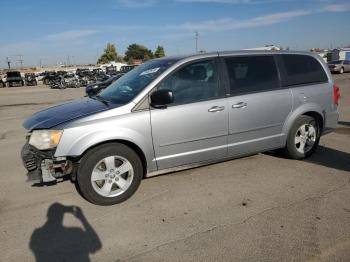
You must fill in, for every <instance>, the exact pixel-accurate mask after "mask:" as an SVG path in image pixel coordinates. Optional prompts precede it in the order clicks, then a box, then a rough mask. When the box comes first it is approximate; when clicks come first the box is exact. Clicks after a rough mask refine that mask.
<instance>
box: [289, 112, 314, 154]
mask: <svg viewBox="0 0 350 262" xmlns="http://www.w3.org/2000/svg"><path fill="white" fill-rule="evenodd" d="M319 141H320V127H319V125H318V123H317V121H316V120H315V119H314V118H313V117H310V116H305V115H303V116H300V117H299V118H298V119H297V120H296V121H295V123H294V124H293V126H292V128H291V130H290V131H289V134H288V138H287V143H286V147H285V148H284V150H283V151H284V154H285V155H286V156H288V157H290V158H293V159H304V158H307V157H309V156H311V155H312V153H313V152H314V151H315V150H316V148H317V146H318V143H319Z"/></svg>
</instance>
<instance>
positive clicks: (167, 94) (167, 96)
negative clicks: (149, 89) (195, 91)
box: [151, 89, 174, 109]
mask: <svg viewBox="0 0 350 262" xmlns="http://www.w3.org/2000/svg"><path fill="white" fill-rule="evenodd" d="M173 102H174V95H173V92H172V91H170V90H168V89H161V90H157V91H155V92H153V93H152V94H151V106H152V107H154V108H159V109H161V108H166V107H167V105H168V104H171V103H173Z"/></svg>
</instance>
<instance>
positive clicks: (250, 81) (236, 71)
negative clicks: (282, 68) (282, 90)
mask: <svg viewBox="0 0 350 262" xmlns="http://www.w3.org/2000/svg"><path fill="white" fill-rule="evenodd" d="M225 63H226V67H227V71H228V76H229V80H230V93H231V95H237V94H243V93H254V92H264V91H269V90H274V89H278V88H279V78H278V73H277V68H276V64H275V59H274V57H273V56H238V57H230V58H226V59H225Z"/></svg>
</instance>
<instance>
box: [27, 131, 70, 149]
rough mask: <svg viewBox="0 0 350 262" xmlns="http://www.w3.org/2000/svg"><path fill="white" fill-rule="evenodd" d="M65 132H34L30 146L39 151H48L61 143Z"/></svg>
mask: <svg viewBox="0 0 350 262" xmlns="http://www.w3.org/2000/svg"><path fill="white" fill-rule="evenodd" d="M62 134H63V130H34V131H33V133H32V135H31V136H30V139H29V144H30V145H32V146H35V147H36V148H37V149H40V150H46V149H51V148H55V147H56V146H57V145H58V143H59V142H60V139H61V136H62Z"/></svg>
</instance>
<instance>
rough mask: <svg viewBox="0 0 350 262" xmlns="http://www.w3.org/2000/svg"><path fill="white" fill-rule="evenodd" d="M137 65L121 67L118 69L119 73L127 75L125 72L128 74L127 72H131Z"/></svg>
mask: <svg viewBox="0 0 350 262" xmlns="http://www.w3.org/2000/svg"><path fill="white" fill-rule="evenodd" d="M137 66H138V65H127V66H122V67H121V68H120V73H124V74H125V73H127V72H129V71H131V70H133V69H134V68H135V67H137Z"/></svg>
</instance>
